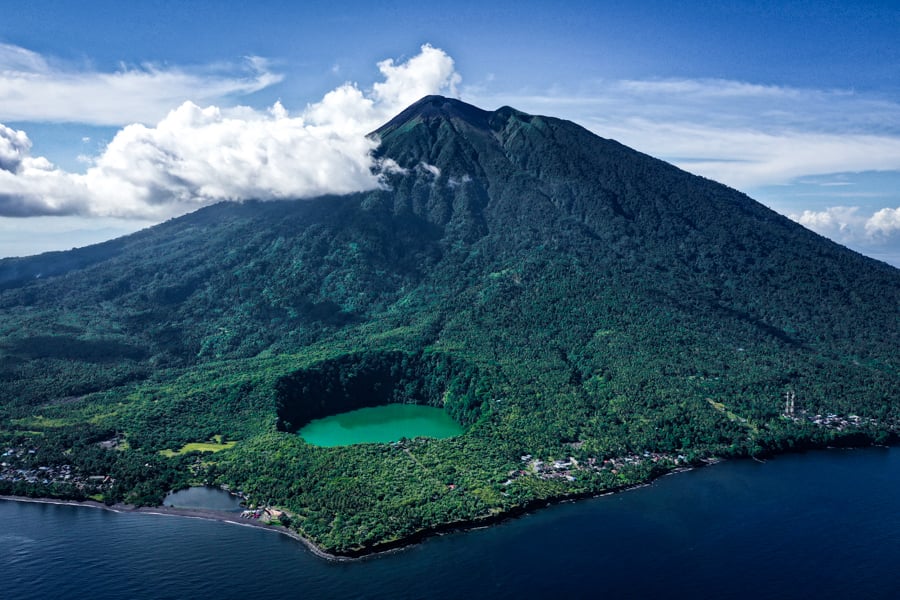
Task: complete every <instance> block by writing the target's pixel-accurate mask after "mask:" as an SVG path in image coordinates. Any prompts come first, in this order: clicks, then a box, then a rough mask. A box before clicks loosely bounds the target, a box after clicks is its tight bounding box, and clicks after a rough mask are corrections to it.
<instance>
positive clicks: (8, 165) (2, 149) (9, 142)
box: [0, 123, 31, 173]
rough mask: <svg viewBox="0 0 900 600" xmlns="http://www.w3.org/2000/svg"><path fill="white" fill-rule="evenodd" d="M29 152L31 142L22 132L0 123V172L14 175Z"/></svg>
mask: <svg viewBox="0 0 900 600" xmlns="http://www.w3.org/2000/svg"><path fill="white" fill-rule="evenodd" d="M30 151H31V140H29V139H28V136H27V135H26V134H25V132H24V131H16V130H15V129H11V128H9V127H7V126H6V125H3V124H2V123H0V171H7V172H10V173H15V171H16V169H18V168H19V165H20V164H22V159H23V158H25V157H26V156H28V154H29V152H30Z"/></svg>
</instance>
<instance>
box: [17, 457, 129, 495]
mask: <svg viewBox="0 0 900 600" xmlns="http://www.w3.org/2000/svg"><path fill="white" fill-rule="evenodd" d="M35 453H36V450H35V449H34V448H26V447H22V446H18V447H11V448H6V449H5V450H4V452H3V454H2V455H0V459H2V460H0V482H9V483H12V484H25V485H66V486H71V487H72V488H74V489H75V490H78V491H79V492H82V493H84V494H85V495H91V494H97V493H102V492H103V491H104V490H105V489H108V488H109V487H110V486H111V485H112V484H113V483H114V482H113V479H112V478H111V477H110V476H109V475H85V474H83V473H79V472H78V471H77V470H76V469H75V468H74V467H73V466H72V465H42V466H32V465H29V464H28V463H29V462H30V461H29V460H28V459H29V458H30V457H31V456H32V455H34V454H35Z"/></svg>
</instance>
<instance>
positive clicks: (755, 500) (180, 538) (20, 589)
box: [0, 448, 900, 600]
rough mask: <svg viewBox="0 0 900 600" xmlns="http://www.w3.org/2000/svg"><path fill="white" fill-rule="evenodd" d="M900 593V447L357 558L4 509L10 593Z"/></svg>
mask: <svg viewBox="0 0 900 600" xmlns="http://www.w3.org/2000/svg"><path fill="white" fill-rule="evenodd" d="M565 597H567V598H654V597H655V598H685V597H693V598H867V599H869V598H900V448H893V449H881V448H874V449H866V450H828V451H819V452H809V453H805V454H798V455H789V456H782V457H778V458H775V459H771V460H769V461H768V462H767V463H765V464H760V463H757V462H754V461H732V462H727V463H723V464H719V465H716V466H713V467H709V468H704V469H698V470H695V471H691V472H687V473H680V474H676V475H672V476H668V477H663V478H661V479H659V480H657V481H656V482H654V483H653V484H652V485H650V486H646V487H643V488H639V489H635V490H632V491H628V492H625V493H622V494H617V495H613V496H606V497H602V498H596V499H592V500H585V501H580V502H575V503H566V504H561V505H557V506H554V507H551V508H547V509H544V510H541V511H538V512H536V513H534V514H530V515H527V516H525V517H522V518H518V519H514V520H511V521H507V522H505V523H502V524H500V525H497V526H494V527H490V528H487V529H481V530H475V531H469V532H462V533H455V534H450V535H446V536H442V537H438V538H433V539H431V540H428V541H426V542H425V543H422V544H419V545H417V546H414V547H412V548H409V549H406V550H403V551H399V552H395V553H392V554H388V555H383V556H379V557H375V558H370V559H366V560H362V561H356V562H344V563H339V562H329V561H325V560H322V559H320V558H317V557H315V556H314V555H312V554H311V553H310V552H309V551H308V550H307V549H306V548H305V547H304V546H303V545H301V544H300V543H298V542H296V541H294V540H292V539H290V538H287V537H285V536H282V535H279V534H276V533H272V532H268V531H264V530H260V529H253V528H249V527H241V526H237V525H229V524H223V523H216V522H211V521H203V520H197V519H188V518H183V517H167V516H152V515H139V514H114V513H111V512H107V511H103V510H98V509H90V508H83V507H69V506H54V505H45V504H29V503H18V502H7V501H0V598H3V599H17V600H24V599H26V598H41V599H46V598H85V599H90V600H102V599H107V598H110V599H124V598H128V599H145V598H154V599H157V598H160V599H162V598H210V599H217V600H220V599H227V598H235V599H241V600H251V599H252V600H257V599H263V598H304V599H310V598H465V599H472V598H565Z"/></svg>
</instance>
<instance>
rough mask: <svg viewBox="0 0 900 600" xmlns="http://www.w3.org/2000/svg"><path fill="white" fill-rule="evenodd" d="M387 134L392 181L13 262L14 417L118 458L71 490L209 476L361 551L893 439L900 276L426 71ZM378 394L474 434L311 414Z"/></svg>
mask: <svg viewBox="0 0 900 600" xmlns="http://www.w3.org/2000/svg"><path fill="white" fill-rule="evenodd" d="M372 135H373V136H377V138H378V139H379V140H380V145H379V146H378V149H377V151H376V157H377V158H378V159H380V161H381V164H382V165H383V166H384V167H385V168H384V171H385V175H384V187H383V189H378V190H374V191H371V192H366V193H358V194H352V195H348V196H329V197H321V198H315V199H312V200H302V201H301V200H298V201H281V202H245V203H243V204H232V203H223V204H219V205H216V206H211V207H208V208H205V209H202V210H199V211H197V212H195V213H192V214H189V215H186V216H184V217H181V218H179V219H174V220H172V221H169V222H166V223H164V224H161V225H159V226H156V227H153V228H151V229H148V230H145V231H143V232H140V233H137V234H135V235H132V236H128V237H125V238H121V239H119V240H114V241H112V242H108V243H106V244H103V245H98V246H94V247H90V248H85V249H81V250H74V251H72V252H66V253H53V254H51V255H41V256H37V257H30V258H26V259H7V260H3V261H0V287H2V288H3V290H2V292H0V327H2V328H3V331H4V334H3V337H2V339H0V377H2V379H3V381H4V386H3V388H2V391H0V442H2V443H4V444H6V445H7V447H14V448H24V449H25V450H23V452H26V451H27V449H29V448H30V449H35V450H36V452H35V454H34V455H29V456H35V457H36V458H34V459H29V460H32V462H34V461H38V462H40V461H44V463H46V464H47V465H58V464H62V463H65V464H69V465H70V467H71V468H72V469H74V470H75V471H78V472H81V473H83V474H86V475H96V474H98V471H99V472H101V473H103V474H104V475H106V474H109V475H111V479H110V480H108V481H112V482H113V483H104V484H102V485H101V484H96V485H94V486H93V487H90V486H88V488H76V487H72V486H70V487H65V486H64V485H62V484H60V486H57V487H54V488H53V489H52V494H55V495H63V496H70V497H77V496H78V494H86V493H88V492H90V493H93V494H98V495H100V496H102V497H103V498H104V499H105V500H109V501H120V500H125V501H130V502H136V503H153V502H158V501H159V499H160V498H161V497H162V494H163V493H164V492H165V491H166V490H167V489H169V488H171V487H177V486H179V485H183V484H186V483H187V482H188V481H196V480H198V479H200V480H204V481H207V482H209V483H215V484H224V485H228V486H230V487H232V488H237V489H242V490H243V491H244V492H245V493H246V494H248V495H249V496H250V497H251V498H252V499H254V500H255V501H258V502H264V501H268V502H270V503H272V504H275V505H278V506H280V507H283V508H286V509H288V510H289V513H290V514H291V515H292V517H291V518H290V519H288V522H289V523H290V524H291V526H293V527H294V528H296V529H297V530H298V531H300V532H301V533H302V534H303V535H305V536H307V537H308V538H310V539H312V540H314V541H315V542H316V543H318V544H320V545H321V546H322V547H324V548H326V549H327V550H329V551H332V552H337V553H343V554H354V553H364V552H368V551H372V550H375V549H380V548H385V547H387V546H389V545H391V544H396V543H399V542H398V540H403V539H407V538H409V537H410V536H417V535H422V534H423V532H428V531H437V530H440V529H441V528H444V527H447V526H449V525H450V524H454V523H456V524H458V523H464V522H475V523H480V522H484V521H483V520H484V519H492V518H495V517H496V516H497V515H502V514H506V513H508V512H511V511H518V510H521V509H523V508H525V507H530V506H535V505H536V504H537V503H541V502H544V501H546V500H549V499H554V498H565V497H573V496H577V495H583V494H594V493H597V492H599V491H602V490H608V489H616V488H619V487H621V486H622V485H627V484H631V483H637V482H640V481H645V480H647V479H648V478H650V477H652V476H654V475H656V474H659V473H661V472H665V471H666V470H668V469H671V468H673V467H675V466H679V465H682V464H684V463H685V462H690V461H694V462H696V461H700V460H704V459H707V458H710V457H721V456H746V455H759V454H763V453H770V452H776V451H779V450H783V449H786V448H791V447H797V446H812V445H823V444H839V443H855V444H859V443H867V442H870V441H873V440H877V441H885V440H888V439H892V438H893V437H894V436H895V434H896V431H897V427H898V423H900V410H898V409H900V405H898V401H900V398H898V396H897V392H896V390H898V389H900V371H898V368H900V363H898V354H897V348H900V319H898V312H897V307H898V306H900V271H898V270H896V269H894V268H892V267H889V266H887V265H885V264H882V263H879V262H876V261H874V260H871V259H867V258H865V257H862V256H860V255H858V254H856V253H854V252H852V251H850V250H847V249H846V248H843V247H841V246H838V245H837V244H834V243H832V242H830V241H828V240H826V239H824V238H822V237H820V236H818V235H816V234H814V233H812V232H810V231H808V230H806V229H804V228H803V227H801V226H800V225H798V224H796V223H794V222H792V221H790V220H788V219H786V218H785V217H783V216H780V215H778V214H776V213H774V212H772V211H771V210H769V209H767V208H766V207H764V206H762V205H761V204H759V203H757V202H755V201H753V200H752V199H751V198H749V197H747V196H746V195H744V194H742V193H740V192H737V191H735V190H733V189H730V188H728V187H726V186H723V185H721V184H718V183H715V182H713V181H710V180H707V179H704V178H701V177H697V176H694V175H691V174H689V173H686V172H684V171H682V170H680V169H678V168H676V167H674V166H672V165H670V164H667V163H665V162H663V161H660V160H657V159H655V158H652V157H650V156H647V155H645V154H642V153H640V152H636V151H634V150H632V149H629V148H627V147H625V146H623V145H621V144H619V143H617V142H615V141H612V140H607V139H603V138H600V137H597V136H596V135H594V134H592V133H590V132H589V131H587V130H586V129H584V128H582V127H580V126H578V125H576V124H574V123H571V122H568V121H563V120H560V119H555V118H552V117H546V116H536V115H529V114H526V113H523V112H520V111H517V110H515V109H512V108H509V107H503V108H500V109H498V110H496V111H492V112H491V111H485V110H482V109H480V108H477V107H474V106H471V105H468V104H465V103H463V102H460V101H458V100H453V99H449V98H443V97H440V96H428V97H426V98H423V99H422V100H420V101H419V102H417V103H415V104H414V105H412V106H410V107H409V108H408V109H406V110H405V111H403V112H402V113H400V114H399V115H397V117H395V118H394V119H392V120H391V121H390V122H388V123H387V124H385V125H384V126H382V127H381V128H379V129H378V130H377V131H375V132H373V134H372ZM389 161H390V162H389ZM389 402H407V403H420V404H429V405H432V406H438V407H442V408H444V409H445V410H446V411H447V412H448V413H449V414H450V415H451V416H452V417H453V418H454V419H456V420H457V421H458V422H459V423H460V424H461V425H463V426H464V427H466V433H465V434H464V435H461V436H459V437H456V438H450V439H444V440H431V439H426V438H416V439H414V440H408V439H404V440H402V441H400V442H398V443H395V444H392V445H389V444H359V445H354V446H347V447H340V448H318V447H314V446H311V445H309V444H306V443H305V442H304V441H303V440H302V439H301V437H300V436H299V435H297V432H298V431H299V430H300V429H301V428H302V427H303V426H304V425H305V424H307V423H308V422H310V421H311V420H313V419H317V418H321V417H325V416H329V415H334V414H337V413H340V412H343V411H346V410H350V409H353V408H359V407H363V406H373V405H379V404H385V403H389ZM211 439H216V440H218V442H210V441H209V440H211ZM223 440H230V441H232V442H236V444H231V443H229V444H225V443H223ZM100 442H103V445H99V443H100ZM191 444H194V445H191ZM198 444H199V445H198ZM215 444H219V446H216V445H215ZM111 447H118V448H119V450H110V449H109V448H111ZM191 448H202V449H204V450H205V451H210V450H221V451H220V452H215V453H214V454H206V455H204V456H203V458H202V460H201V459H200V457H199V455H196V454H192V453H191V452H189V449H191ZM41 464H42V466H46V465H45V464H43V463H41ZM85 489H87V491H85ZM0 493H21V494H32V495H51V491H50V490H48V488H46V487H42V486H41V485H39V484H34V485H31V484H28V485H26V484H24V483H17V482H12V483H11V480H10V479H9V478H2V477H0Z"/></svg>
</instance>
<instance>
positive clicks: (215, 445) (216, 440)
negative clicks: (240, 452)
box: [159, 435, 237, 458]
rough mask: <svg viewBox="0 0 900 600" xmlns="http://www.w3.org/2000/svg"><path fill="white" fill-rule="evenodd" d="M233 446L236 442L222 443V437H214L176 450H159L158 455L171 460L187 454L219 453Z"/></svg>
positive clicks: (190, 443)
mask: <svg viewBox="0 0 900 600" xmlns="http://www.w3.org/2000/svg"><path fill="white" fill-rule="evenodd" d="M235 444H237V442H223V441H222V436H221V435H216V436H213V439H211V440H208V441H206V442H189V443H187V444H185V445H184V446H182V447H181V448H179V449H178V450H160V451H159V453H160V454H162V455H163V456H165V457H168V458H171V457H173V456H178V455H179V454H186V453H188V452H221V451H222V450H228V449H229V448H234V446H235Z"/></svg>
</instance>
